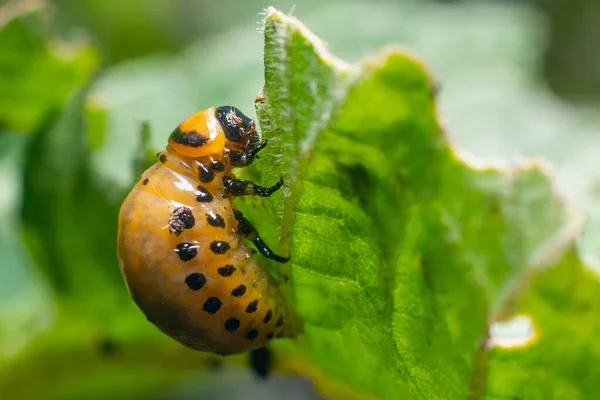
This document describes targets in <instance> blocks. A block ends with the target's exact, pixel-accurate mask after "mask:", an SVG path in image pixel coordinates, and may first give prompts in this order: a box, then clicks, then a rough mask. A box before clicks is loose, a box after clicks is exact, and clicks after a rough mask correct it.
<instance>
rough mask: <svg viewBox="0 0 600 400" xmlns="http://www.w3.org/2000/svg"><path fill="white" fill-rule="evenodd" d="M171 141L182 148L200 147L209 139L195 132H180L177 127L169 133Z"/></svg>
mask: <svg viewBox="0 0 600 400" xmlns="http://www.w3.org/2000/svg"><path fill="white" fill-rule="evenodd" d="M171 139H173V140H174V141H175V142H176V143H179V144H182V145H184V146H190V147H200V146H202V145H204V144H205V143H206V142H208V140H209V139H210V138H208V137H206V136H204V135H202V134H201V133H200V132H197V131H187V132H182V131H181V130H179V127H177V128H175V130H174V131H173V133H171Z"/></svg>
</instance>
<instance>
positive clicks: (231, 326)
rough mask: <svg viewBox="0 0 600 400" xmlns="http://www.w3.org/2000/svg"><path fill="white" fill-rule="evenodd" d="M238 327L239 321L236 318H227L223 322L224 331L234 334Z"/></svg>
mask: <svg viewBox="0 0 600 400" xmlns="http://www.w3.org/2000/svg"><path fill="white" fill-rule="evenodd" d="M239 327H240V320H239V319H237V318H229V319H228V320H227V321H225V329H227V330H228V331H229V332H234V331H236V330H237V328H239Z"/></svg>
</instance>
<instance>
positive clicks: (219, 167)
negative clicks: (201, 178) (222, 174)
mask: <svg viewBox="0 0 600 400" xmlns="http://www.w3.org/2000/svg"><path fill="white" fill-rule="evenodd" d="M210 168H211V169H212V170H213V171H223V170H224V169H225V164H223V163H222V162H221V161H217V160H212V161H211V162H210Z"/></svg>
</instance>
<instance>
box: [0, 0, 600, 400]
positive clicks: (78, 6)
mask: <svg viewBox="0 0 600 400" xmlns="http://www.w3.org/2000/svg"><path fill="white" fill-rule="evenodd" d="M269 5H273V6H275V7H277V8H279V9H280V10H282V11H284V12H289V11H291V12H292V14H294V15H296V16H297V17H298V18H299V19H300V20H302V21H303V22H304V23H305V24H306V25H307V26H308V27H309V28H310V29H311V30H313V32H315V33H316V34H317V35H318V36H320V37H321V38H322V39H323V40H324V41H325V42H326V43H327V45H328V46H329V48H330V50H331V51H332V52H333V53H334V54H336V55H338V56H339V57H341V58H343V59H345V60H348V61H356V60H358V59H359V58H360V57H362V56H364V55H367V54H369V53H373V52H375V51H376V50H377V49H379V48H381V47H383V46H385V45H387V44H391V43H398V44H401V45H403V46H404V47H406V48H407V49H409V50H410V51H411V52H412V53H414V54H416V55H417V56H418V57H420V58H422V59H424V60H425V62H426V63H427V65H429V67H430V70H431V71H432V72H433V74H434V76H436V77H437V79H438V81H439V83H440V87H441V92H440V97H439V101H440V110H441V115H442V121H443V122H444V123H445V125H446V127H447V129H448V132H449V135H450V138H451V139H452V140H453V141H454V142H455V143H457V144H458V145H459V146H460V147H462V148H463V149H465V150H467V151H470V152H472V153H473V154H476V155H477V156H485V157H502V158H505V159H508V160H514V159H516V158H519V157H522V156H532V155H542V156H544V157H547V158H548V159H550V160H551V161H552V162H553V163H554V164H555V165H556V173H557V180H558V183H559V187H560V188H561V189H562V190H563V192H564V193H565V195H566V197H567V198H568V199H569V200H570V201H572V202H574V203H576V204H578V205H579V206H581V207H583V208H585V209H586V210H587V211H588V213H589V215H590V224H589V228H588V231H587V232H586V236H585V237H584V238H583V245H584V249H585V250H586V257H587V258H588V259H589V260H590V264H591V265H596V266H597V265H600V262H599V260H600V248H599V247H598V243H599V242H600V170H599V169H598V168H596V166H597V157H598V156H599V155H600V113H599V112H598V109H599V107H598V100H599V96H600V67H599V66H600V52H598V51H597V44H598V43H599V42H600V3H599V2H597V1H596V0H577V1H569V0H537V1H516V0H515V1H417V0H414V1H409V0H405V1H383V0H380V1H341V0H332V1H327V2H323V1H317V0H303V1H300V0H297V1H291V0H290V1H288V0H285V1H284V0H278V1H272V2H265V1H255V0H244V1H233V0H227V1H206V0H171V1H160V0H130V1H127V2H125V1H122V2H118V1H100V0H88V1H79V2H78V1H66V0H55V1H41V0H30V1H27V0H24V1H0V216H1V217H0V254H1V255H2V257H1V258H0V298H1V299H2V302H1V303H0V321H1V322H0V373H1V375H0V388H2V389H3V390H4V391H5V394H7V395H8V397H5V396H2V398H11V399H20V398H102V395H105V396H106V397H107V398H132V397H139V396H141V398H156V399H165V398H170V399H184V398H189V397H190V396H197V397H196V398H215V399H217V398H226V399H238V398H240V399H241V398H248V396H251V398H263V399H266V398H282V396H283V394H285V396H286V397H285V398H297V399H305V398H317V397H316V395H315V394H314V393H313V391H312V387H311V384H310V383H309V382H307V381H305V380H302V379H295V378H290V377H280V376H276V377H273V378H271V379H270V380H268V381H266V382H263V381H259V380H257V379H255V378H254V375H253V374H252V373H251V371H249V370H248V369H247V368H245V367H244V365H245V364H246V363H247V360H246V358H245V357H239V360H238V361H236V363H237V364H238V365H239V368H235V367H230V366H227V367H225V366H221V367H219V360H218V359H216V358H213V357H209V356H204V355H199V354H197V353H194V352H190V351H188V350H186V349H183V348H181V346H179V345H177V344H175V343H172V341H171V340H169V339H167V338H164V337H163V336H162V335H161V334H159V333H158V332H157V331H156V330H155V329H154V328H153V327H152V326H150V325H149V324H147V323H146V321H145V320H144V318H143V317H142V316H141V314H140V313H139V312H138V311H137V309H136V308H135V307H134V306H133V304H132V302H131V301H130V299H129V298H128V297H127V294H126V292H125V287H124V285H123V282H122V279H121V277H120V273H119V270H118V265H117V261H116V255H115V235H116V223H117V220H116V214H117V211H118V208H119V205H120V201H121V200H122V199H123V196H124V195H125V194H126V193H127V191H128V189H129V188H130V185H131V183H132V182H133V179H134V177H135V173H134V170H133V168H132V164H133V160H134V159H135V158H136V157H137V156H138V155H139V154H138V153H139V151H140V150H139V142H140V135H139V134H138V132H139V125H140V123H141V122H142V121H146V120H147V121H149V122H150V124H151V127H152V131H153V135H152V138H151V146H152V148H155V149H160V148H161V147H162V146H164V143H165V138H166V136H167V134H168V133H169V132H170V131H171V130H172V129H173V127H174V126H176V125H177V123H178V122H179V121H180V120H182V118H184V117H185V116H187V115H189V114H191V113H192V112H194V111H196V110H198V109H202V108H206V107H208V106H212V105H220V104H229V103H231V104H236V105H237V106H238V107H240V108H241V109H242V110H244V111H246V112H248V113H249V114H253V113H254V110H253V101H254V97H255V95H256V94H257V93H258V91H259V90H260V88H261V86H262V80H263V77H262V69H261V68H262V46H263V43H262V35H261V32H260V23H259V21H260V20H261V15H260V13H261V12H262V11H263V10H264V8H265V7H267V6H269ZM88 85H91V88H90V90H89V92H88V91H86V90H85V89H86V88H87V86H88ZM82 115H85V116H86V120H85V122H84V121H83V120H82V118H81V116H82ZM115 310H118V311H119V312H118V313H115ZM206 366H209V368H206ZM132 371H135V372H132ZM159 389H160V390H159ZM42 390H43V392H42ZM0 393H1V390H0ZM41 393H45V394H46V395H47V396H48V397H45V396H44V395H42V394H41ZM90 396H91V397H90Z"/></svg>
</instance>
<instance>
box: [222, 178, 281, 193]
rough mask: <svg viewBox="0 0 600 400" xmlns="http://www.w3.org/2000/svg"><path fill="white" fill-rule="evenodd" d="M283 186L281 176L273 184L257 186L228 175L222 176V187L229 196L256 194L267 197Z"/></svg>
mask: <svg viewBox="0 0 600 400" xmlns="http://www.w3.org/2000/svg"><path fill="white" fill-rule="evenodd" d="M282 186H283V178H280V179H279V181H278V182H277V183H276V184H274V185H273V186H259V185H256V184H254V183H253V182H250V181H245V180H242V179H234V178H232V177H230V176H225V177H223V189H224V190H225V193H226V194H228V195H230V196H246V195H258V196H261V197H269V196H270V195H272V194H273V193H275V192H276V191H278V190H279V189H281V187H282Z"/></svg>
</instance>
